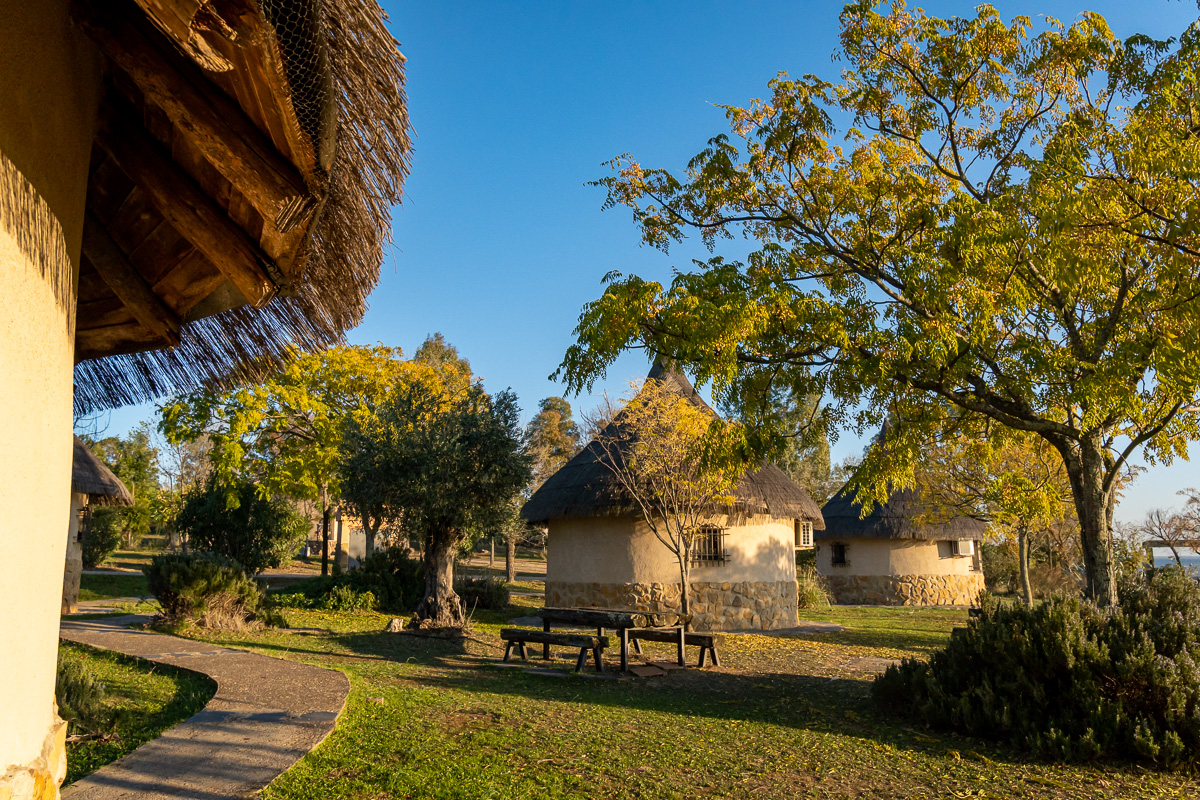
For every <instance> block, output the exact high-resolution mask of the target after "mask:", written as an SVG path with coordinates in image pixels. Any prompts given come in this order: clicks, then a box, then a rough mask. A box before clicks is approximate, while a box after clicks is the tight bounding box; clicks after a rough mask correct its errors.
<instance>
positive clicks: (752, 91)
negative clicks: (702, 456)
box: [109, 0, 1200, 521]
mask: <svg viewBox="0 0 1200 800" xmlns="http://www.w3.org/2000/svg"><path fill="white" fill-rule="evenodd" d="M914 5H916V4H914ZM919 5H921V6H922V7H924V8H925V9H927V10H928V11H929V12H930V13H933V14H936V15H941V16H949V15H953V14H955V13H963V14H965V13H970V11H971V9H972V8H973V6H974V5H975V4H974V3H961V2H960V3H949V2H931V3H921V4H919ZM995 5H996V6H997V8H998V9H999V10H1000V13H1001V14H1002V15H1003V16H1005V17H1006V18H1008V17H1012V16H1014V15H1017V14H1024V15H1029V16H1032V17H1037V16H1038V15H1041V14H1050V15H1052V16H1055V17H1058V18H1059V19H1062V20H1064V21H1070V20H1072V19H1074V18H1075V16H1076V15H1077V14H1078V13H1079V12H1080V11H1081V10H1085V9H1086V10H1095V11H1099V12H1101V13H1103V14H1104V15H1105V16H1106V17H1107V18H1108V19H1109V23H1110V25H1111V26H1112V28H1113V30H1114V31H1115V32H1116V33H1117V35H1118V36H1126V35H1129V34H1131V33H1134V32H1143V33H1148V34H1150V35H1153V36H1157V37H1167V36H1172V35H1177V34H1178V33H1179V32H1180V31H1182V30H1183V29H1184V28H1185V27H1186V26H1187V24H1188V23H1189V22H1191V21H1192V20H1193V19H1195V17H1196V14H1197V9H1196V5H1195V3H1194V2H1191V1H1190V0H1188V2H1181V1H1180V0H1140V1H1139V2H1112V1H1111V0H1109V1H1107V2H1095V3H1090V4H1088V3H1083V2H1041V3H1031V2H998V3H996V4H995ZM384 6H385V8H386V9H387V11H388V12H389V14H390V15H391V19H392V24H393V30H394V32H395V35H396V37H397V38H398V39H399V40H400V42H401V49H402V50H403V52H404V54H405V56H406V57H407V58H408V96H409V101H410V113H411V117H412V122H413V126H414V128H415V131H416V142H415V150H414V156H413V172H412V175H411V177H410V178H409V180H408V182H407V184H406V187H405V195H406V197H405V200H404V203H403V205H402V206H401V207H400V208H399V209H397V211H396V214H395V246H394V248H393V250H392V251H391V252H390V253H389V254H388V255H387V257H386V259H385V263H384V265H383V271H382V276H381V279H380V283H379V287H378V288H377V289H376V291H375V293H374V294H373V295H372V297H371V309H370V311H369V312H368V314H367V316H366V319H365V320H364V321H363V323H362V325H361V326H359V327H358V328H357V329H356V330H354V331H352V332H350V334H349V339H350V341H351V342H354V343H364V344H369V343H373V342H376V341H382V342H384V343H385V344H390V345H400V346H401V347H403V348H404V349H405V350H406V351H407V352H412V350H413V349H415V348H416V347H417V346H418V345H419V344H420V342H421V341H422V340H423V339H424V338H425V336H426V335H427V334H430V333H433V332H435V331H440V332H441V333H443V334H444V335H445V336H446V339H447V340H448V341H449V342H451V343H452V344H454V345H455V346H456V347H457V348H458V349H459V352H460V353H461V354H462V355H463V356H465V357H466V358H468V359H470V361H471V364H472V367H473V368H474V370H475V372H476V373H477V374H479V375H482V376H483V377H484V379H485V382H486V384H487V386H488V388H489V389H490V390H498V389H502V388H504V387H506V386H511V387H512V388H513V389H514V390H515V391H516V392H517V394H518V396H519V397H520V399H521V404H522V407H523V408H524V409H525V414H526V417H528V416H530V415H531V413H532V410H534V409H536V405H537V402H538V400H539V399H541V398H543V397H546V396H549V395H553V394H561V393H562V392H563V387H561V386H559V385H556V384H555V383H553V382H551V381H550V380H549V379H548V378H547V376H548V375H549V374H550V373H551V372H553V371H554V369H555V367H556V366H557V365H558V363H559V361H560V360H561V359H562V356H563V353H564V351H565V350H566V348H567V346H568V345H569V344H570V343H571V342H572V341H573V339H572V335H571V332H572V329H573V328H574V325H575V321H576V318H577V317H578V314H579V311H580V309H581V307H582V306H583V304H584V303H586V302H588V301H589V300H592V299H595V298H596V297H597V296H599V294H600V293H601V292H602V286H601V283H600V278H601V276H603V275H604V274H605V273H606V272H608V271H609V270H612V269H617V270H620V271H622V272H626V273H628V272H635V273H637V274H640V275H642V276H643V277H653V278H657V279H667V278H669V275H670V270H671V269H672V267H674V266H679V267H680V268H687V267H688V266H689V259H690V258H692V257H703V256H704V255H705V252H704V251H703V250H702V249H700V248H697V247H693V248H691V249H688V248H686V247H681V248H678V249H673V250H672V252H671V255H670V256H669V257H668V256H665V255H663V254H661V253H659V252H658V251H655V250H651V249H647V248H643V247H639V244H638V238H637V233H636V230H635V229H634V227H633V225H632V224H631V223H630V220H629V215H628V213H627V212H625V211H621V210H613V211H608V212H601V210H600V205H601V202H602V201H603V199H604V195H603V191H602V190H600V189H597V188H592V187H588V186H586V185H585V183H586V182H587V181H588V180H592V179H595V178H598V177H601V176H603V175H604V174H606V173H605V169H604V167H603V166H602V164H603V162H604V161H606V160H608V159H610V158H612V157H614V156H616V155H618V154H621V153H624V152H630V153H632V154H633V155H635V156H636V157H637V158H638V159H639V160H640V161H641V162H642V163H645V164H650V165H656V166H665V167H671V168H678V167H681V166H682V165H683V164H684V163H685V162H686V160H687V159H688V158H689V157H690V156H691V155H693V154H694V153H696V152H697V151H698V150H699V149H700V148H701V147H703V145H704V142H705V141H706V140H707V139H708V138H709V137H710V136H713V135H715V134H717V133H719V132H721V131H722V130H724V128H725V125H724V116H723V113H722V111H721V109H719V108H717V107H716V106H715V105H714V104H717V103H736V104H742V103H745V101H746V100H748V99H749V98H751V97H761V96H762V95H763V94H764V93H765V90H766V84H767V81H768V80H770V79H771V78H772V77H773V76H774V75H775V74H776V73H777V72H778V71H780V70H787V71H788V72H790V73H792V74H794V75H800V74H803V73H814V74H817V75H820V76H822V77H826V78H829V79H836V77H837V73H838V69H839V67H838V64H836V63H835V62H833V61H832V60H831V58H830V56H831V54H832V53H833V50H834V47H835V44H836V41H837V31H838V25H837V19H838V14H839V12H840V9H841V4H840V3H837V2H821V3H818V2H723V3H718V2H646V1H644V0H639V1H631V2H598V1H595V2H582V1H580V2H550V1H549V0H542V1H541V2H537V1H535V0H523V1H522V2H498V1H497V0H477V1H476V2H451V1H449V0H441V1H440V2H429V1H423V2H389V1H388V0H385V2H384ZM730 253H731V254H733V253H736V250H730ZM647 368H648V365H647V364H646V363H645V360H644V358H643V356H642V355H641V354H632V355H628V356H625V357H623V358H622V359H621V360H619V361H618V362H617V364H616V365H615V367H614V368H613V369H612V370H611V371H610V373H609V375H608V380H607V381H605V382H604V383H603V384H602V385H598V386H597V387H596V391H597V394H599V393H600V392H602V391H605V390H607V391H608V392H609V393H610V394H611V395H620V394H621V393H622V392H623V391H624V389H625V388H626V386H627V384H628V382H629V381H630V380H633V379H636V378H639V377H642V376H644V375H645V373H646V371H647ZM569 399H570V400H571V402H572V404H573V405H574V406H575V407H576V408H577V409H579V408H584V409H586V408H590V407H592V406H594V405H595V402H596V397H594V396H592V397H589V396H583V397H579V398H569ZM152 414H153V406H152V405H148V406H138V407H133V408H129V409H122V410H120V411H117V412H114V413H113V415H112V417H111V422H110V426H109V432H110V433H120V432H123V431H124V430H126V429H127V428H129V427H131V426H132V425H133V424H136V422H138V421H139V420H141V419H145V418H148V417H150V416H151V415H152ZM861 446H862V445H861V443H860V442H859V441H858V440H857V439H855V438H854V437H852V436H845V437H843V438H842V439H841V440H840V441H839V442H838V443H837V444H836V445H835V447H834V455H835V457H836V458H841V457H842V456H844V455H847V454H849V453H857V452H858V451H859V450H861ZM1189 485H1200V474H1198V471H1197V470H1196V468H1195V466H1194V465H1191V464H1186V463H1184V464H1182V465H1177V466H1175V467H1172V468H1171V469H1169V470H1158V471H1155V472H1152V473H1149V474H1147V475H1145V476H1143V477H1142V478H1141V479H1140V480H1139V481H1138V483H1137V485H1136V486H1135V487H1134V488H1133V490H1132V491H1131V492H1130V493H1129V494H1128V496H1127V499H1126V501H1125V503H1124V504H1123V507H1122V509H1121V510H1120V512H1119V517H1120V518H1122V519H1128V520H1130V521H1133V520H1136V519H1140V517H1141V516H1142V515H1143V514H1144V512H1145V510H1146V509H1147V508H1149V507H1151V506H1171V505H1177V501H1178V498H1176V497H1175V495H1174V492H1175V491H1176V490H1177V489H1179V488H1183V487H1185V486H1189Z"/></svg>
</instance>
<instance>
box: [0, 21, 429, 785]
mask: <svg viewBox="0 0 1200 800" xmlns="http://www.w3.org/2000/svg"><path fill="white" fill-rule="evenodd" d="M403 62H404V59H403V56H402V55H401V54H400V52H399V49H398V47H397V44H396V41H395V39H394V38H393V37H392V35H391V33H390V32H389V31H388V28H387V26H386V24H385V22H384V14H383V12H382V10H381V9H380V8H379V6H378V5H377V3H376V2H375V0H320V1H319V2H318V0H104V2H79V1H78V0H38V1H37V2H3V3H0V109H3V113H0V295H2V296H3V297H4V302H5V304H6V308H9V309H14V311H13V313H8V314H4V315H2V316H0V375H3V376H4V389H5V390H4V391H3V392H0V418H3V419H4V422H5V425H4V429H3V432H0V463H3V464H5V465H6V467H7V470H6V472H5V480H4V481H3V482H0V504H2V505H3V507H4V509H5V515H6V518H5V525H4V533H3V534H2V535H0V544H2V545H3V552H4V553H5V555H6V557H7V559H8V563H9V564H11V565H19V568H14V569H11V570H10V571H9V574H8V575H7V576H6V578H5V580H4V581H2V582H0V603H3V604H4V605H5V606H6V607H7V608H10V609H20V613H11V614H7V615H5V618H4V619H3V620H0V640H2V641H3V642H4V645H5V648H6V652H7V654H8V655H7V657H6V658H4V659H3V660H2V661H0V685H3V686H4V688H5V691H4V698H3V700H2V701H0V797H5V798H27V797H34V796H36V797H39V798H41V797H46V798H49V797H56V796H57V794H58V789H57V787H58V784H59V783H61V781H62V779H63V776H64V774H65V772H64V771H65V750H64V736H65V733H66V727H65V726H66V723H64V722H63V721H62V720H61V719H59V717H58V716H57V714H56V711H55V706H54V681H55V663H56V660H57V646H58V622H59V607H60V600H61V598H60V591H56V590H59V589H60V587H61V586H62V579H63V565H64V557H65V548H66V537H64V536H63V531H64V529H66V528H68V515H69V514H70V502H69V498H70V495H71V494H72V492H71V473H72V452H71V444H70V435H71V427H72V410H73V409H72V406H74V411H75V412H76V413H86V412H89V411H92V410H102V409H107V408H112V407H115V406H119V405H124V404H127V403H131V402H138V401H143V400H148V399H152V398H154V397H157V396H160V395H162V394H164V393H167V392H172V391H176V390H180V389H188V388H194V387H198V386H200V385H204V384H206V383H207V382H209V381H244V380H252V379H254V378H255V377H258V376H261V375H263V374H265V373H266V372H267V371H269V370H270V369H272V368H273V367H274V366H275V365H277V364H279V363H280V362H281V360H282V359H284V358H287V357H288V356H289V355H290V354H291V353H293V352H295V351H296V350H297V349H310V348H312V349H315V348H322V347H325V346H328V345H329V344H331V343H334V342H336V341H338V340H339V337H340V335H341V333H342V332H343V331H344V330H346V329H347V328H349V327H352V326H353V325H355V324H356V323H357V322H358V320H359V319H360V318H361V316H362V313H363V311H364V309H365V300H366V296H367V294H368V293H369V292H370V291H371V289H372V288H373V287H374V285H375V282H376V281H377V279H378V274H379V266H380V263H381V257H382V249H383V246H384V244H385V242H386V241H387V239H388V237H389V235H390V232H391V221H390V219H389V211H390V208H391V206H392V205H393V204H394V203H396V202H398V201H399V197H400V187H401V184H402V181H403V179H404V176H405V173H406V170H407V163H408V154H409V130H408V119H407V110H406V104H405V100H404V87H403ZM16 310H19V312H18V311H16Z"/></svg>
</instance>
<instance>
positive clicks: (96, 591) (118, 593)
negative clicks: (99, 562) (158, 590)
mask: <svg viewBox="0 0 1200 800" xmlns="http://www.w3.org/2000/svg"><path fill="white" fill-rule="evenodd" d="M149 594H150V589H149V587H147V586H146V576H145V575H140V574H139V575H96V574H87V575H82V576H80V578H79V599H80V600H109V599H112V598H114V597H146V596H147V595H149Z"/></svg>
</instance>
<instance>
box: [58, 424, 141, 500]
mask: <svg viewBox="0 0 1200 800" xmlns="http://www.w3.org/2000/svg"><path fill="white" fill-rule="evenodd" d="M71 491H72V492H78V493H80V494H86V495H87V496H88V502H89V503H91V504H92V505H101V506H131V505H133V495H132V494H130V493H129V490H128V489H126V488H125V484H123V483H121V479H120V478H118V477H117V476H116V475H114V474H113V471H112V470H111V469H109V468H108V466H107V465H106V464H105V463H104V462H103V461H101V460H100V459H98V458H96V454H95V453H93V452H92V451H91V450H89V449H88V447H87V445H85V444H84V443H83V442H81V441H80V440H79V437H78V436H76V437H75V444H74V450H73V451H72V455H71Z"/></svg>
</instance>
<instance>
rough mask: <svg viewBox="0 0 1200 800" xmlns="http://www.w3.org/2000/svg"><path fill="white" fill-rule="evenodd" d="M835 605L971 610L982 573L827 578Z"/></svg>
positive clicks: (980, 589)
mask: <svg viewBox="0 0 1200 800" xmlns="http://www.w3.org/2000/svg"><path fill="white" fill-rule="evenodd" d="M825 580H827V581H828V582H829V588H830V590H831V591H832V592H833V598H834V602H835V603H840V604H843V605H882V606H969V605H974V604H975V603H976V602H977V601H978V599H979V593H980V592H982V591H983V573H982V572H972V573H970V574H968V575H836V574H835V575H826V576H825Z"/></svg>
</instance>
